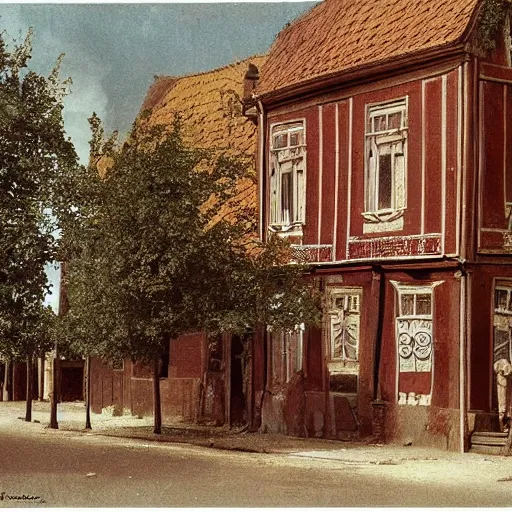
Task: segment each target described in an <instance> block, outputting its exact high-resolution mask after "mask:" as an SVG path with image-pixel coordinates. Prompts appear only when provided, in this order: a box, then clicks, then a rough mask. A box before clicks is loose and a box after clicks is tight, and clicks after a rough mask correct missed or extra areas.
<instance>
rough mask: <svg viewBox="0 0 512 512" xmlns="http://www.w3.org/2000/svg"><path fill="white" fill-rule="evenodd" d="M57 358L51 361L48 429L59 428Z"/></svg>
mask: <svg viewBox="0 0 512 512" xmlns="http://www.w3.org/2000/svg"><path fill="white" fill-rule="evenodd" d="M57 365H58V358H57V357H55V358H54V359H53V389H52V392H51V395H50V399H51V411H50V428H59V423H58V421H57V402H58V396H57V389H58V385H57V377H58V370H57Z"/></svg>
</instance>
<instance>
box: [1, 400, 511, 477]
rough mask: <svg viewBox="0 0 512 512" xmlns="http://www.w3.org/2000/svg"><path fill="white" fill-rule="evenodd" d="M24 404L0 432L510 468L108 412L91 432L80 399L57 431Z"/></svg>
mask: <svg viewBox="0 0 512 512" xmlns="http://www.w3.org/2000/svg"><path fill="white" fill-rule="evenodd" d="M24 415H25V402H0V430H5V429H7V430H17V431H20V430H21V429H23V431H24V432H30V433H33V434H38V433H39V434H47V435H59V434H61V435H66V434H69V433H77V434H79V435H80V434H86V433H87V434H89V435H90V434H92V435H101V436H113V437H120V438H130V439H141V440H145V441H152V442H166V443H187V444H191V445H195V446H202V447H208V448H215V449H221V450H233V451H242V452H251V453H269V454H282V455H284V454H287V455H289V456H293V457H305V458H309V459H320V460H324V461H338V462H342V463H344V464H355V465H361V464H363V465H398V464H401V463H403V462H406V461H452V462H455V463H464V464H471V463H472V462H473V463H481V462H487V463H489V462H493V463H495V464H500V465H501V464H506V465H507V466H508V467H510V466H511V460H510V459H509V458H506V457H497V456H490V455H489V456H487V455H479V454H472V453H471V454H469V453H466V454H460V453H454V452H447V451H442V450H435V449H431V448H423V447H417V446H401V445H390V444H386V445H370V444H366V443H362V442H360V443H353V442H350V443H349V442H343V441H330V440H326V439H312V438H296V437H290V436H284V435H278V434H258V433H249V432H244V431H240V430H238V431H237V430H236V429H233V430H229V429H227V428H225V427H207V426H200V425H187V424H176V425H164V426H163V427H162V434H160V435H157V434H153V427H152V422H153V420H152V418H142V419H141V418H138V417H133V416H111V415H108V414H105V413H103V414H94V413H91V425H92V430H91V431H89V430H85V429H84V426H85V407H84V404H83V402H72V403H63V404H59V406H58V413H57V420H58V422H59V430H58V431H55V430H53V429H50V428H48V424H49V420H50V404H49V403H48V402H37V401H35V402H34V403H33V409H32V420H33V421H32V423H26V422H23V418H24Z"/></svg>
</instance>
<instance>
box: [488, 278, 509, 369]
mask: <svg viewBox="0 0 512 512" xmlns="http://www.w3.org/2000/svg"><path fill="white" fill-rule="evenodd" d="M493 325H494V359H493V360H494V362H495V363H496V362H497V361H499V360H500V359H506V360H507V361H510V359H511V357H512V283H506V282H502V283H501V284H500V283H499V284H497V285H496V286H495V287H494V319H493Z"/></svg>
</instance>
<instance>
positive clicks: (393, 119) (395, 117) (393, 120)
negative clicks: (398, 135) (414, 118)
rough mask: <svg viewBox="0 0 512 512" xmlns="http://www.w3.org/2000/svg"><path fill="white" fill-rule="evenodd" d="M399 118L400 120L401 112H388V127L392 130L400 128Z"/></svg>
mask: <svg viewBox="0 0 512 512" xmlns="http://www.w3.org/2000/svg"><path fill="white" fill-rule="evenodd" d="M401 120H402V113H401V112H395V113H394V114H389V116H388V129H389V130H394V129H398V130H399V129H400V128H401V126H400V124H401Z"/></svg>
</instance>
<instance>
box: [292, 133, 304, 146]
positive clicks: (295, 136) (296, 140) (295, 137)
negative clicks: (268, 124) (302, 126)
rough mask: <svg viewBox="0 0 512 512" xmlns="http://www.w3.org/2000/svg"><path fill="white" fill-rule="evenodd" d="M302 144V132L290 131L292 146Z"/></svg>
mask: <svg viewBox="0 0 512 512" xmlns="http://www.w3.org/2000/svg"><path fill="white" fill-rule="evenodd" d="M301 144H302V132H292V133H290V146H300V145H301Z"/></svg>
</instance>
